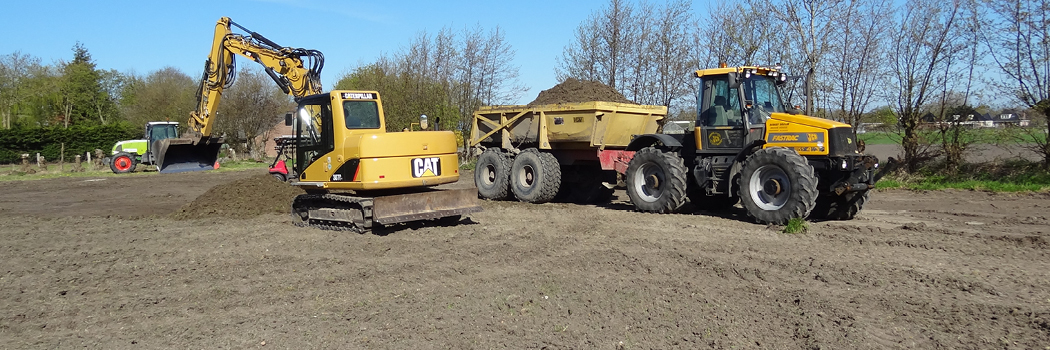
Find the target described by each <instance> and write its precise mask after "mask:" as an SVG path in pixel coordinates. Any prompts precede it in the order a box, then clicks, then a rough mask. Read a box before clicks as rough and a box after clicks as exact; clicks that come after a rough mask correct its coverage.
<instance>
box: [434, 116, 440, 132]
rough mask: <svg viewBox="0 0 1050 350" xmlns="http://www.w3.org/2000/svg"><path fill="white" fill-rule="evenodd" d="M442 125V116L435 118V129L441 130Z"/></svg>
mask: <svg viewBox="0 0 1050 350" xmlns="http://www.w3.org/2000/svg"><path fill="white" fill-rule="evenodd" d="M440 127H441V117H436V118H434V130H440V129H439V128H440Z"/></svg>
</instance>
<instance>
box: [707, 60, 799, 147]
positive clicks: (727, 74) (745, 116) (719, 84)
mask: <svg viewBox="0 0 1050 350" xmlns="http://www.w3.org/2000/svg"><path fill="white" fill-rule="evenodd" d="M696 76H697V77H698V78H699V79H700V89H699V91H698V92H697V98H696V101H697V122H696V130H695V133H696V140H695V141H696V148H697V151H698V152H701V153H735V152H738V151H740V150H741V149H743V147H745V146H746V145H748V144H750V143H751V142H753V141H756V140H762V139H763V137H764V131H765V123H766V120H768V119H769V117H770V115H771V114H772V113H774V112H779V113H783V112H784V111H785V108H784V104H783V101H782V99H781V96H780V91H779V89H778V85H779V84H780V82H781V81H782V80H781V79H780V78H781V74H780V73H779V72H777V71H775V70H772V69H768V68H756V67H740V68H715V69H707V70H700V71H697V72H696Z"/></svg>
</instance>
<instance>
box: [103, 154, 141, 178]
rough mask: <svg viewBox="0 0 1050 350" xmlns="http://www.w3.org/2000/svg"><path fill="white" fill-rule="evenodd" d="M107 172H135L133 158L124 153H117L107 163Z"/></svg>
mask: <svg viewBox="0 0 1050 350" xmlns="http://www.w3.org/2000/svg"><path fill="white" fill-rule="evenodd" d="M109 170H113V173H115V174H124V173H130V172H132V171H135V156H134V155H132V154H130V153H126V152H120V153H117V154H116V155H114V156H113V159H111V160H110V162H109Z"/></svg>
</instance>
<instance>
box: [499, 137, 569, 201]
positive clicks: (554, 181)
mask: <svg viewBox="0 0 1050 350" xmlns="http://www.w3.org/2000/svg"><path fill="white" fill-rule="evenodd" d="M510 184H511V186H510V188H511V191H513V192H514V197H516V198H518V200H520V201H522V202H527V203H546V202H550V201H551V200H552V199H554V196H556V195H558V188H560V187H561V166H560V165H558V159H557V158H554V155H552V154H550V153H546V152H540V151H539V150H537V149H535V148H530V149H527V150H525V151H523V152H521V153H519V154H518V156H517V157H514V164H513V166H511V171H510Z"/></svg>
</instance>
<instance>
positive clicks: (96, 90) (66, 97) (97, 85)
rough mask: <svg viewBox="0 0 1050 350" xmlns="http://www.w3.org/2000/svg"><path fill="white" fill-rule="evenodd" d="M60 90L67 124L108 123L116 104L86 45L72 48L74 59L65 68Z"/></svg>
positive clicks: (63, 68)
mask: <svg viewBox="0 0 1050 350" xmlns="http://www.w3.org/2000/svg"><path fill="white" fill-rule="evenodd" d="M59 91H60V92H61V95H62V102H61V106H62V123H63V126H64V127H67V128H68V127H69V126H70V125H71V124H77V125H92V124H96V122H97V124H106V123H107V122H108V120H107V119H108V118H110V117H113V116H114V112H115V111H116V104H115V103H114V100H113V98H112V97H111V96H109V94H108V93H107V92H106V90H105V89H103V86H102V74H101V73H100V72H99V71H98V70H96V69H95V63H94V62H92V60H91V54H90V53H88V50H87V48H85V47H84V45H83V44H81V43H79V42H78V43H77V44H76V45H75V46H74V47H73V60H72V61H71V62H68V63H65V64H64V66H63V67H62V80H61V82H60V84H59Z"/></svg>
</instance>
